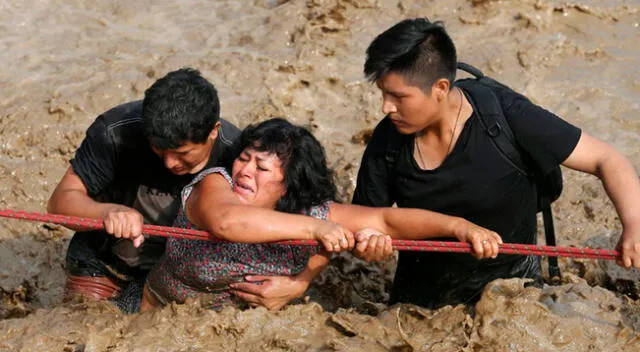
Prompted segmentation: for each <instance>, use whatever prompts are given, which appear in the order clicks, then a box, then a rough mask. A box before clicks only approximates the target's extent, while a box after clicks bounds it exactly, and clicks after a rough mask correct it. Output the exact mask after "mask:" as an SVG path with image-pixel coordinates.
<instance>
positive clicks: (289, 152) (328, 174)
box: [234, 118, 336, 213]
mask: <svg viewBox="0 0 640 352" xmlns="http://www.w3.org/2000/svg"><path fill="white" fill-rule="evenodd" d="M247 147H251V148H253V149H255V150H257V151H261V152H268V153H273V154H275V155H276V156H277V157H278V158H279V159H280V161H281V162H282V170H283V172H284V181H283V182H284V186H285V189H286V193H285V195H284V196H283V197H282V198H281V199H280V201H279V202H278V204H277V205H276V210H279V211H283V212H287V213H300V212H301V211H303V210H307V209H309V208H311V207H312V206H315V205H320V204H322V203H323V202H326V201H334V200H335V199H336V185H335V183H334V181H333V170H331V169H330V168H329V167H327V158H326V155H325V152H324V148H323V147H322V145H321V144H320V142H319V141H318V140H317V139H316V138H315V137H314V136H313V135H312V134H311V132H309V131H308V130H306V129H305V128H303V127H300V126H296V125H293V124H291V123H290V122H289V121H287V120H284V119H281V118H274V119H270V120H266V121H264V122H261V123H259V124H257V125H249V126H247V128H245V129H244V131H242V134H241V135H240V138H239V139H238V142H237V144H236V150H235V153H234V155H235V156H236V157H238V156H239V155H240V153H242V151H243V150H244V149H245V148H247Z"/></svg>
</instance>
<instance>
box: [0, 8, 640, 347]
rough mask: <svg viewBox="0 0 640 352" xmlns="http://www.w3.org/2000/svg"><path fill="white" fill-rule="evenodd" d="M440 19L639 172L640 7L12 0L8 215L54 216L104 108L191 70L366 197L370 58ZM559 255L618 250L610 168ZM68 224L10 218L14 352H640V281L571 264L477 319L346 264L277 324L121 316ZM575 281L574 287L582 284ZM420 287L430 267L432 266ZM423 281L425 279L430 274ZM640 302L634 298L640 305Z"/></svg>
mask: <svg viewBox="0 0 640 352" xmlns="http://www.w3.org/2000/svg"><path fill="white" fill-rule="evenodd" d="M416 16H429V17H431V18H433V19H441V20H443V21H444V22H445V24H446V25H447V28H448V30H449V32H450V33H451V35H452V36H453V38H454V40H455V42H456V44H457V46H458V50H459V56H460V59H461V60H463V61H467V62H469V63H472V64H474V65H476V66H478V67H480V68H481V69H483V70H484V71H485V72H486V73H488V74H490V75H492V76H494V77H497V78H499V79H500V80H502V81H503V82H505V83H507V84H509V85H511V86H512V87H514V88H516V89H517V90H519V91H521V92H524V93H525V94H527V95H528V96H529V97H530V98H531V99H533V100H534V101H535V102H537V103H539V104H542V105H544V106H545V107H547V108H548V109H550V110H552V111H554V112H556V113H558V114H560V115H561V116H563V117H565V118H566V119H567V120H568V121H570V122H572V123H575V124H577V125H579V126H581V127H583V128H584V130H585V131H587V132H589V133H591V134H593V135H595V136H597V137H599V138H602V139H604V140H605V141H607V142H609V143H611V144H613V145H614V146H615V147H616V148H618V149H619V150H620V151H622V153H623V154H625V155H626V156H628V157H629V158H630V159H631V161H632V163H633V164H634V166H635V167H636V168H640V147H639V146H640V118H639V117H638V116H639V115H640V103H639V102H638V97H640V74H639V73H638V70H637V67H638V64H639V63H640V46H638V43H639V42H640V41H639V39H640V27H639V26H640V1H637V0H633V1H631V0H627V1H624V0H613V1H595V0H579V1H572V2H564V1H555V0H554V1H533V0H522V1H515V0H512V1H507V0H503V1H491V0H484V1H483V0H430V1H428V0H393V1H391V0H308V1H302V0H295V1H294V0H292V1H282V0H255V1H232V0H221V1H209V2H204V1H144V0H143V1H136V2H129V1H112V2H87V1H79V0H70V1H65V2H63V4H61V3H59V2H57V1H46V0H26V1H20V2H8V1H6V2H2V3H0V33H2V35H1V36H0V63H1V64H2V67H3V69H2V70H0V92H2V94H0V208H11V209H21V210H29V211H43V210H44V209H45V204H46V199H47V198H48V196H49V194H50V193H51V191H52V190H53V187H54V186H55V183H56V181H57V180H58V179H59V178H60V177H61V176H62V174H63V172H64V170H65V169H66V167H67V165H68V160H69V159H70V158H71V157H72V156H73V151H74V150H75V148H76V147H77V146H78V144H79V143H80V141H81V139H82V137H83V134H84V131H85V129H86V128H87V126H88V125H89V123H90V122H91V121H92V120H93V119H94V118H95V116H96V115H97V114H99V113H100V112H102V111H104V110H106V109H108V108H109V107H111V106H113V105H116V104H119V103H122V102H125V101H128V100H133V99H138V98H140V97H142V94H143V91H144V89H145V88H146V87H148V86H149V85H150V84H151V83H152V82H153V81H154V80H155V79H157V78H159V77H161V76H162V75H164V74H165V73H167V72H168V71H171V70H174V69H176V68H179V67H182V66H193V67H196V68H198V69H200V70H201V71H202V72H203V74H204V75H205V76H206V77H207V78H209V79H210V80H211V81H212V82H214V84H215V85H216V86H217V87H218V89H219V92H220V96H221V100H222V114H223V116H224V117H226V118H228V119H230V120H231V121H233V122H235V123H237V124H238V125H239V126H245V125H246V124H248V123H251V122H254V121H258V120H260V119H264V118H267V117H272V116H285V117H287V118H289V119H291V120H293V121H295V122H296V123H299V124H304V125H307V126H309V128H311V129H312V130H313V131H314V133H315V134H316V135H317V136H318V137H319V139H320V140H321V141H322V142H323V143H324V145H325V146H326V147H327V149H328V152H329V158H330V162H331V165H332V166H333V167H334V168H335V169H336V170H337V171H338V174H339V185H340V187H339V188H340V196H341V197H342V199H343V200H348V199H349V198H350V193H351V192H352V190H353V187H354V181H355V173H356V171H357V167H358V163H359V159H360V155H361V153H362V151H363V148H364V146H363V145H362V143H361V140H362V138H361V136H362V135H366V132H367V130H369V129H371V128H372V127H373V126H375V124H376V122H377V121H378V120H379V119H380V118H381V113H380V112H379V93H378V92H377V91H376V89H375V87H373V86H371V85H370V84H368V83H367V82H366V81H364V79H363V77H362V73H361V72H362V65H363V61H364V55H363V53H364V50H365V48H366V46H367V44H368V43H369V42H370V41H371V40H372V38H373V37H374V36H375V35H376V34H377V33H379V32H380V31H382V30H383V29H385V28H387V27H388V26H389V25H391V24H393V23H395V22H397V21H398V20H400V19H402V18H405V17H416ZM565 183H566V188H565V191H564V193H563V196H562V197H561V199H560V200H559V201H558V202H556V204H554V208H555V216H556V224H557V227H558V229H557V230H558V232H559V234H560V235H559V243H560V244H561V245H574V246H593V247H599V248H613V246H614V245H615V243H616V240H617V238H618V236H619V234H620V224H619V222H618V218H617V216H616V213H615V211H614V209H613V206H612V205H611V202H610V201H609V200H608V198H607V197H606V194H605V192H604V190H603V188H602V186H601V185H600V184H599V182H598V181H597V180H596V179H595V178H594V177H592V176H586V175H581V174H577V173H575V172H566V173H565ZM69 237H70V232H69V231H68V230H66V229H64V228H61V227H58V226H49V225H42V224H36V223H27V222H19V221H15V220H1V221H0V293H1V295H2V301H1V302H0V319H3V320H0V350H2V351H4V350H8V351H14V350H16V351H17V350H20V351H40V350H52V351H80V350H86V351H145V350H165V351H178V350H180V351H208V350H220V351H223V350H224V351H226V350H238V351H264V350H269V351H282V350H290V351H302V350H338V351H348V350H349V351H350V350H356V351H357V350H367V351H412V350H416V351H419V350H425V351H427V350H428V351H478V350H482V351H485V350H486V351H638V350H640V337H639V332H640V302H638V301H637V299H638V294H640V287H638V286H639V285H638V282H639V276H640V275H639V272H638V271H625V270H621V269H619V268H618V267H616V266H615V265H614V264H613V263H609V262H597V261H592V260H564V259H562V260H561V265H562V266H563V268H564V272H565V273H570V274H567V275H566V278H565V282H564V283H563V284H562V285H560V286H547V287H545V288H543V289H537V288H534V287H528V288H525V287H524V283H523V282H522V281H520V280H506V281H496V282H493V283H492V284H491V285H490V286H488V287H487V289H486V290H485V292H484V295H483V298H482V300H481V301H480V302H479V303H478V304H477V305H476V306H475V307H464V306H457V307H445V308H442V309H439V310H436V311H429V310H424V309H421V308H418V307H414V306H395V307H386V306H385V305H384V302H385V300H386V299H387V298H388V294H387V292H388V289H389V285H390V279H391V277H392V273H393V270H394V263H393V261H390V262H388V263H384V264H382V265H376V266H372V265H364V264H363V263H361V262H359V261H356V260H353V259H352V258H351V257H350V256H341V257H339V258H336V260H335V263H334V264H333V265H332V267H330V268H329V269H328V270H327V271H326V272H325V273H324V274H323V276H322V277H321V278H319V279H318V280H317V283H316V285H315V286H314V287H313V289H312V290H310V300H309V303H306V304H298V305H294V306H291V307H289V308H287V309H285V310H282V311H280V312H277V313H270V312H267V311H265V310H262V309H255V310H249V311H239V310H235V309H232V308H228V309H225V310H223V311H222V312H218V313H216V312H211V311H206V310H203V309H201V308H200V307H199V304H198V302H190V303H189V304H186V305H182V306H177V305H176V306H170V307H167V308H166V309H164V310H161V311H157V312H152V313H146V314H139V315H132V316H123V315H122V314H120V313H119V312H118V311H117V310H116V309H115V308H113V307H111V306H109V305H106V304H100V303H92V302H77V301H70V302H64V301H63V282H64V280H63V278H64V268H63V258H64V252H65V250H66V245H67V243H68V240H69ZM571 273H573V274H575V275H573V274H571ZM417 275H419V273H417ZM417 279H419V277H418V278H417ZM634 300H635V301H634Z"/></svg>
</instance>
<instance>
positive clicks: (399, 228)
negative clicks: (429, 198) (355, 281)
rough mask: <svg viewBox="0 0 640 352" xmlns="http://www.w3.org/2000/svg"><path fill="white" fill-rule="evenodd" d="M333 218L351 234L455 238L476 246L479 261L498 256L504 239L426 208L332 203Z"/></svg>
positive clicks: (415, 238) (411, 238)
mask: <svg viewBox="0 0 640 352" xmlns="http://www.w3.org/2000/svg"><path fill="white" fill-rule="evenodd" d="M330 214H331V215H330V219H331V220H332V221H335V222H337V223H339V224H341V225H343V226H345V227H346V228H347V229H349V230H350V231H353V232H355V231H358V230H360V229H363V228H371V229H375V230H377V231H380V232H381V233H384V234H388V235H390V236H391V237H392V238H396V239H404V240H418V239H428V238H436V237H455V238H457V239H458V240H459V241H461V242H468V243H470V244H471V245H472V246H473V254H474V255H475V256H476V257H479V258H486V257H492V258H495V257H496V256H497V255H498V246H499V244H501V243H502V239H501V238H500V236H499V235H498V234H497V233H495V232H493V231H491V230H488V229H485V228H483V227H480V226H477V225H475V224H473V223H471V222H469V221H467V220H465V219H463V218H459V217H454V216H449V215H444V214H440V213H436V212H432V211H428V210H423V209H410V208H370V207H362V206H358V205H353V204H337V203H333V204H331V213H330Z"/></svg>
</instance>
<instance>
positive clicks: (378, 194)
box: [352, 118, 395, 207]
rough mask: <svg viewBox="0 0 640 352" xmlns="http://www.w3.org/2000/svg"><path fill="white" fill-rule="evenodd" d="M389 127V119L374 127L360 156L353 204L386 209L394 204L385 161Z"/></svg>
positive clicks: (390, 126)
mask: <svg viewBox="0 0 640 352" xmlns="http://www.w3.org/2000/svg"><path fill="white" fill-rule="evenodd" d="M390 128H395V127H394V126H392V125H391V120H390V119H389V118H384V119H383V120H382V121H380V123H379V124H378V126H376V128H375V130H374V131H373V135H372V136H371V140H370V141H369V144H368V145H367V148H366V149H365V151H364V155H363V156H362V162H361V163H360V169H359V170H358V180H357V183H356V189H355V191H354V193H353V200H352V203H353V204H358V205H364V206H370V207H388V206H391V205H392V204H393V202H394V199H393V197H392V195H391V187H390V182H391V179H390V175H389V170H388V163H387V161H386V156H387V155H386V154H387V144H388V140H389V135H388V134H389V133H393V132H395V131H391V130H390Z"/></svg>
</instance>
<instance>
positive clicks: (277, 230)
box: [186, 174, 354, 252]
mask: <svg viewBox="0 0 640 352" xmlns="http://www.w3.org/2000/svg"><path fill="white" fill-rule="evenodd" d="M186 213H187V214H186V215H187V217H188V219H189V221H191V222H192V223H193V224H194V225H195V226H196V227H198V228H200V229H203V230H205V231H207V232H209V233H210V234H212V235H213V236H215V237H217V238H220V239H223V240H227V241H233V242H244V243H263V242H274V241H282V240H295V239H309V240H318V241H320V242H322V244H323V245H324V247H325V250H327V251H329V252H338V251H341V250H345V249H351V248H353V246H354V239H353V234H352V233H351V231H349V230H347V229H345V228H344V227H343V226H340V225H338V224H336V223H333V222H330V221H323V220H319V219H315V218H312V217H310V216H306V215H297V214H288V213H283V212H278V211H275V210H272V209H266V208H260V207H254V206H249V205H245V204H242V203H241V202H240V200H239V199H238V197H237V196H236V195H235V194H234V193H233V191H232V189H231V187H230V185H229V182H228V181H227V180H226V179H225V178H224V177H223V176H222V175H220V174H210V175H208V176H206V177H204V178H203V179H202V181H200V182H199V183H198V184H197V185H196V186H195V187H194V189H193V191H192V192H191V195H190V196H189V198H188V199H187V202H186Z"/></svg>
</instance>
